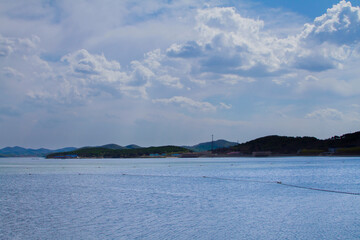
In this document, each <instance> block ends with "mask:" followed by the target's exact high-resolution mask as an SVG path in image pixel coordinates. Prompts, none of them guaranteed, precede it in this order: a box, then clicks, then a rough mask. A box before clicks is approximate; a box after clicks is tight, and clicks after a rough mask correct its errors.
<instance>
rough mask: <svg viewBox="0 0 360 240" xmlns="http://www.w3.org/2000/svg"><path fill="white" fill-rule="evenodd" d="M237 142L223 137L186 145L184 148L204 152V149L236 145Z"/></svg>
mask: <svg viewBox="0 0 360 240" xmlns="http://www.w3.org/2000/svg"><path fill="white" fill-rule="evenodd" d="M237 144H238V143H235V142H229V141H226V140H223V139H220V140H216V141H214V142H213V143H212V142H204V143H199V144H197V145H194V146H186V147H185V148H187V149H190V150H192V151H194V152H205V151H210V150H211V149H214V150H215V149H219V148H229V147H232V146H235V145H237Z"/></svg>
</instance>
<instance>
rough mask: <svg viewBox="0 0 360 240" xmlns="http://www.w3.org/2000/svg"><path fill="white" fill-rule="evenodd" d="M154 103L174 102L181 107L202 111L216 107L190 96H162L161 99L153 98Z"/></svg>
mask: <svg viewBox="0 0 360 240" xmlns="http://www.w3.org/2000/svg"><path fill="white" fill-rule="evenodd" d="M153 102H154V103H163V104H176V105H180V106H181V107H184V108H187V109H190V110H200V111H204V112H209V111H215V110H216V107H215V106H214V105H212V104H211V103H208V102H200V101H195V100H193V99H191V98H187V97H183V96H175V97H172V98H163V99H155V100H153Z"/></svg>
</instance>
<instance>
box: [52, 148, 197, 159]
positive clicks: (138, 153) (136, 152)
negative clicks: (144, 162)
mask: <svg viewBox="0 0 360 240" xmlns="http://www.w3.org/2000/svg"><path fill="white" fill-rule="evenodd" d="M187 152H190V150H189V149H186V148H182V147H176V146H162V147H148V148H134V149H109V148H103V147H92V148H91V147H87V148H81V149H77V150H75V151H70V152H62V153H54V154H49V155H47V156H46V158H71V157H80V158H136V157H149V156H152V155H154V156H161V155H163V156H169V155H171V154H177V153H187Z"/></svg>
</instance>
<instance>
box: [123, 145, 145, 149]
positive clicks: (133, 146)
mask: <svg viewBox="0 0 360 240" xmlns="http://www.w3.org/2000/svg"><path fill="white" fill-rule="evenodd" d="M125 148H126V149H137V148H142V147H140V146H138V145H135V144H130V145H127V146H125Z"/></svg>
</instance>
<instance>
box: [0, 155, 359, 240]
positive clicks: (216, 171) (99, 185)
mask: <svg viewBox="0 0 360 240" xmlns="http://www.w3.org/2000/svg"><path fill="white" fill-rule="evenodd" d="M359 173H360V158H356V157H353V158H325V157H322V158H310V157H309V158H298V157H294V158H260V159H258V158H228V159H220V158H213V159H206V158H203V159H202V158H201V159H200V158H199V159H69V160H59V159H41V158H40V159H31V158H3V159H0V205H1V208H0V223H1V224H0V239H54V238H56V239H59V238H60V239H64V238H65V239H68V238H74V239H88V238H90V239H94V238H95V239H114V238H115V239H229V238H232V239H358V237H359V236H360V207H359V206H360V205H359V202H360V196H356V195H345V194H337V193H329V192H319V191H311V190H308V189H299V188H291V187H287V186H282V185H280V184H274V183H276V182H278V181H281V182H282V183H287V184H292V185H300V186H304V187H311V188H321V189H331V190H336V191H347V192H360V179H359ZM204 176H206V177H204ZM226 179H236V180H237V181H227V180H226ZM238 180H241V181H238Z"/></svg>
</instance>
